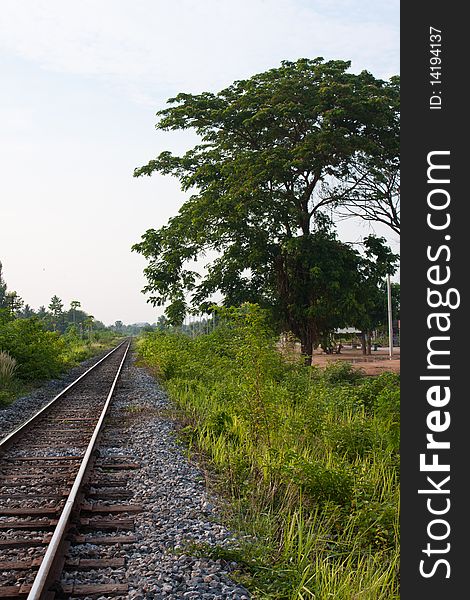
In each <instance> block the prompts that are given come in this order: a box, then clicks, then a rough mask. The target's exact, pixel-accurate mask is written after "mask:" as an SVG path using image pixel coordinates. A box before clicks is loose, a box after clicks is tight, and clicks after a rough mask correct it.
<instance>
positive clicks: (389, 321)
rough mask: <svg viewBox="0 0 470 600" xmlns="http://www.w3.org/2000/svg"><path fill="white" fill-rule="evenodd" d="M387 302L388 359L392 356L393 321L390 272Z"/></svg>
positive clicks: (388, 275)
mask: <svg viewBox="0 0 470 600" xmlns="http://www.w3.org/2000/svg"><path fill="white" fill-rule="evenodd" d="M387 304H388V354H389V358H390V360H391V359H392V356H393V322H392V287H391V285H390V274H389V273H387Z"/></svg>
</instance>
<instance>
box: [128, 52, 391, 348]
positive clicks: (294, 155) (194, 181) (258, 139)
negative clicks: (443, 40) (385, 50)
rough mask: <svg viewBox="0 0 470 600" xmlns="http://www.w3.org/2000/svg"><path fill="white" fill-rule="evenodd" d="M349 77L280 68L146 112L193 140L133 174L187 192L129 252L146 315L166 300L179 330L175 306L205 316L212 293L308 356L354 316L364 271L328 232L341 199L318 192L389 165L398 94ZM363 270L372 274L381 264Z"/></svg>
mask: <svg viewBox="0 0 470 600" xmlns="http://www.w3.org/2000/svg"><path fill="white" fill-rule="evenodd" d="M349 67H350V63H349V62H347V61H341V60H336V61H324V60H323V58H321V57H319V58H315V59H300V60H297V61H296V62H289V61H284V62H282V64H281V65H280V66H279V67H278V68H275V69H270V70H269V71H266V72H264V73H259V74H257V75H254V76H253V77H251V78H250V79H247V80H242V81H236V82H234V83H233V84H232V85H230V86H229V87H228V88H226V89H224V90H221V91H220V92H219V93H217V94H213V93H208V92H205V93H202V94H197V95H193V94H186V93H182V94H178V95H177V96H176V97H175V98H171V99H170V100H169V101H168V104H169V105H170V106H169V107H168V108H166V109H164V110H161V111H159V112H158V113H157V114H158V117H159V122H158V123H157V127H158V128H159V129H162V130H166V131H168V130H170V131H174V130H179V129H187V128H193V129H195V131H196V133H197V134H198V135H199V136H200V138H201V142H200V143H199V144H197V145H196V146H195V147H194V148H192V149H190V150H188V151H187V152H186V153H185V154H184V155H183V156H175V155H173V154H171V152H168V151H165V152H162V153H161V154H160V155H159V156H158V157H157V158H155V159H154V160H151V161H150V162H149V163H148V164H147V165H145V166H143V167H141V168H138V169H136V170H135V175H136V176H141V175H151V174H152V173H155V172H157V173H161V174H164V175H172V176H175V177H177V178H178V179H179V181H180V183H181V187H182V189H183V190H184V191H188V190H191V193H192V196H191V197H190V199H189V200H188V201H186V202H185V203H184V204H183V206H182V207H181V209H180V211H179V213H178V214H177V215H176V216H175V217H173V218H171V219H170V221H169V223H168V224H167V225H165V226H164V227H161V228H160V229H158V230H155V229H149V230H148V231H146V232H145V234H144V235H143V236H142V241H141V242H140V243H137V244H135V245H134V247H133V249H134V250H136V251H137V252H139V253H141V254H142V255H143V256H145V257H146V258H147V259H148V260H149V265H148V267H147V268H146V269H145V274H146V277H147V285H146V287H145V288H144V292H146V293H149V294H150V296H149V300H150V301H151V302H152V303H153V304H154V305H158V306H162V305H164V304H165V303H167V302H168V305H167V308H166V314H167V316H168V317H169V318H170V320H171V322H172V323H174V324H176V323H178V322H181V320H182V314H183V313H184V311H185V310H186V307H185V304H184V299H185V298H189V297H191V302H192V304H193V305H194V306H203V305H205V304H206V303H207V302H209V301H210V299H211V298H212V297H213V294H214V293H215V292H220V293H222V295H223V297H224V304H225V305H226V306H231V305H236V306H239V305H240V304H242V303H243V302H256V303H258V304H260V305H261V306H264V307H269V308H270V309H271V310H272V313H273V316H274V317H275V318H276V320H277V321H278V323H279V324H280V325H281V326H282V327H283V328H285V329H288V330H291V331H293V332H294V333H295V334H296V335H297V336H298V337H299V338H300V339H301V342H302V345H303V349H304V351H305V352H306V353H307V354H311V351H312V344H314V343H316V342H318V341H319V340H320V339H321V337H322V335H326V334H327V333H329V332H330V331H331V329H332V328H335V327H341V326H342V325H343V324H344V323H345V322H346V321H349V324H351V323H353V321H354V317H356V318H357V317H358V313H359V312H360V311H359V304H360V303H362V302H363V301H364V298H367V297H368V294H366V293H365V292H364V293H363V294H362V295H360V294H359V295H358V293H359V289H360V288H362V289H364V288H365V286H364V285H361V284H364V277H366V275H365V269H363V268H362V267H361V265H360V262H361V261H360V258H359V255H358V254H357V253H356V252H354V251H353V250H351V248H350V247H348V246H347V245H345V244H342V243H340V242H339V241H338V240H336V239H335V237H334V235H332V234H331V232H329V229H330V225H331V223H330V220H329V218H328V217H327V210H328V209H329V208H331V207H333V206H336V205H337V204H338V195H337V194H332V195H331V196H328V195H326V196H325V194H323V193H322V187H323V185H324V183H325V182H326V181H328V180H330V179H331V178H332V177H336V178H339V179H342V178H344V177H345V176H346V175H347V174H348V173H349V172H350V170H351V168H352V165H353V164H356V163H357V158H358V156H359V155H360V156H361V157H363V159H364V160H365V159H370V161H372V162H371V163H370V164H371V165H372V164H374V165H375V164H377V163H378V162H380V160H381V159H383V157H384V156H385V155H386V156H391V157H393V156H398V134H399V128H398V101H399V91H398V85H397V80H396V78H394V79H393V80H391V81H390V82H385V81H382V80H379V79H376V78H375V77H373V76H372V75H371V74H370V73H368V72H366V71H364V72H362V73H360V74H358V75H356V74H352V73H349V72H348V69H349ZM353 185H355V184H354V183H353ZM379 246H380V242H377V243H375V245H374V250H378V249H379ZM208 252H211V253H214V254H216V258H215V259H214V260H212V261H211V262H210V263H209V264H208V265H207V270H206V274H205V275H204V277H201V276H200V274H198V273H197V272H196V271H195V270H194V268H193V267H192V261H194V260H195V259H197V258H201V257H205V256H206V255H207V253H208ZM380 255H381V256H383V255H384V253H383V252H380ZM388 258H389V259H391V258H392V257H390V256H389V257H388ZM389 262H390V261H389ZM374 264H376V265H377V267H378V269H377V270H379V268H381V267H383V261H382V260H381V259H379V257H377V260H376V261H369V266H372V265H374ZM369 284H370V285H369V286H368V289H369V290H370V288H371V286H372V284H375V280H374V278H372V280H371V281H369ZM362 312H363V313H364V311H362Z"/></svg>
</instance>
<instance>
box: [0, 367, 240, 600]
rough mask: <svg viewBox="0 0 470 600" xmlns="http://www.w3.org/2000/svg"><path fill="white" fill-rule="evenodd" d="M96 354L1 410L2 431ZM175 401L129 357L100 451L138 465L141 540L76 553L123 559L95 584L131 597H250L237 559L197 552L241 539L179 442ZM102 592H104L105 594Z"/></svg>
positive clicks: (132, 483)
mask: <svg viewBox="0 0 470 600" xmlns="http://www.w3.org/2000/svg"><path fill="white" fill-rule="evenodd" d="M96 360H97V359H96V358H95V359H92V360H90V361H86V364H82V365H81V366H80V367H78V368H77V369H74V370H73V371H74V372H73V373H69V374H67V376H66V377H64V378H61V379H60V380H55V381H52V382H49V383H48V384H47V385H46V386H44V387H43V388H41V389H40V390H36V391H35V392H34V393H32V394H30V395H29V396H25V397H23V398H21V399H19V400H17V401H16V402H15V403H13V404H12V405H10V406H9V407H7V408H6V409H4V410H0V435H1V436H2V437H3V436H4V435H6V434H7V433H8V431H9V430H11V429H14V428H15V427H16V426H17V425H18V424H20V423H21V422H23V421H25V420H26V419H27V418H28V417H29V416H31V415H32V414H33V413H35V412H37V410H39V408H40V407H41V406H42V405H44V404H45V403H46V402H48V401H49V400H50V399H51V398H52V397H53V396H54V395H56V394H57V393H58V392H59V391H61V389H63V388H64V387H65V386H66V385H68V383H70V382H71V381H72V380H73V379H74V378H75V377H77V376H78V375H79V374H80V373H81V372H83V371H84V370H86V368H88V367H89V366H90V365H91V364H92V363H93V362H95V361H96ZM173 408H174V407H172V405H171V403H170V401H169V400H168V397H167V395H166V393H165V392H164V390H163V389H162V388H161V387H160V386H159V384H158V383H157V382H156V381H155V379H154V378H153V377H152V376H151V375H150V373H149V372H148V371H147V370H146V369H144V368H142V367H138V366H136V365H135V359H134V357H133V356H131V357H130V358H129V359H128V360H127V361H126V366H125V368H124V370H123V373H122V375H121V379H120V381H119V384H118V386H117V388H116V391H115V396H114V400H113V404H112V409H111V414H110V416H109V423H110V424H109V427H108V428H107V429H105V432H104V434H103V440H102V444H101V446H100V455H101V456H102V457H108V458H118V457H120V456H122V457H126V459H129V458H131V459H132V460H135V462H136V463H139V465H140V468H137V469H134V470H132V471H130V473H129V479H128V483H127V489H128V490H129V492H132V498H130V499H129V502H133V503H136V504H139V505H142V507H143V510H142V512H140V513H137V514H136V515H134V520H135V531H134V532H133V533H134V534H135V535H136V536H137V538H138V542H137V543H133V544H121V545H119V546H118V545H113V546H99V547H98V546H93V545H92V544H82V545H78V546H75V547H72V548H71V555H72V556H74V555H75V556H77V555H80V556H83V557H88V558H90V557H94V556H96V557H101V558H102V557H104V556H113V557H117V556H120V557H124V558H125V559H126V561H125V567H121V568H118V569H109V570H106V571H105V570H102V571H99V572H97V573H96V579H95V577H93V578H94V579H95V582H96V583H121V582H126V583H128V585H129V593H128V596H126V597H127V598H129V599H132V600H152V599H155V600H158V599H173V600H176V599H179V600H184V599H186V598H188V599H198V598H200V599H203V600H211V599H212V600H216V599H219V598H220V599H224V598H227V599H229V598H230V599H233V600H248V599H249V598H250V594H249V592H248V591H247V590H246V589H245V588H244V587H243V586H241V585H239V584H237V583H235V582H234V581H233V580H232V579H231V578H230V572H231V571H233V570H235V569H236V568H237V565H236V564H235V563H233V562H230V563H229V562H226V561H223V560H215V559H212V558H209V557H204V556H200V555H199V554H200V551H198V553H197V554H198V555H197V556H196V555H194V553H193V552H192V551H191V547H192V544H193V545H194V544H201V543H202V544H204V545H207V544H208V545H210V546H222V547H228V548H231V547H236V546H237V539H236V537H235V536H234V535H233V534H231V532H229V531H228V530H227V529H226V528H225V527H224V526H223V525H222V524H221V523H220V519H219V516H218V514H217V509H216V506H217V503H218V502H217V499H214V498H213V497H211V496H210V495H209V493H208V491H207V490H206V487H205V483H204V482H205V477H204V473H203V471H202V470H201V469H200V468H199V467H198V466H197V465H196V464H193V463H192V462H190V461H189V460H188V457H187V455H186V453H185V448H184V446H183V445H182V444H181V443H180V442H179V441H178V440H177V435H176V423H175V421H174V420H172V418H171V417H170V416H169V415H171V413H172V409H173ZM91 575H92V573H90V572H89V571H88V572H86V574H85V573H80V572H77V573H75V572H73V571H72V572H70V571H69V572H68V573H65V574H64V575H63V583H66V582H71V581H72V580H74V581H75V582H80V580H81V578H83V579H82V581H83V582H84V583H85V582H87V581H90V576H91ZM104 598H105V597H104V596H103V599H104Z"/></svg>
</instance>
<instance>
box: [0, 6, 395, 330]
mask: <svg viewBox="0 0 470 600" xmlns="http://www.w3.org/2000/svg"><path fill="white" fill-rule="evenodd" d="M1 8H2V17H1V19H0V77H1V86H0V261H1V262H2V263H3V272H4V277H5V280H6V282H7V284H8V289H9V290H16V291H17V292H18V294H19V295H20V296H21V297H22V298H23V299H24V301H25V302H27V303H28V304H30V305H31V306H32V307H33V308H38V307H39V306H41V305H45V306H47V305H48V304H49V302H50V298H51V297H52V296H53V295H54V294H57V295H58V296H59V297H60V298H61V299H62V300H63V302H64V305H65V307H68V306H69V304H70V301H71V300H79V301H80V302H81V305H82V309H83V310H85V311H86V312H88V313H89V314H93V315H94V316H95V318H96V319H99V320H100V321H103V322H104V323H105V324H106V325H109V324H112V323H114V322H115V321H116V320H121V321H123V322H125V323H137V322H150V323H153V322H155V321H156V319H157V318H158V316H159V315H160V314H162V309H160V308H154V307H152V306H151V305H150V304H148V303H147V302H146V297H145V296H144V295H143V294H142V293H141V289H142V288H143V286H144V285H145V277H144V275H143V269H144V268H145V266H146V261H145V259H144V258H143V257H142V256H140V255H139V254H137V253H135V252H131V246H132V244H134V243H136V242H138V241H139V240H140V238H141V236H142V234H143V233H144V232H145V231H146V230H147V229H149V228H158V227H161V226H162V225H164V224H165V223H166V222H167V220H168V218H169V217H171V216H172V215H175V214H176V213H177V211H178V209H179V207H180V206H181V204H182V203H183V202H184V200H185V199H186V195H185V194H184V193H183V192H182V191H181V190H180V189H179V186H178V182H177V180H176V179H173V178H171V177H164V176H161V175H153V176H152V177H144V178H142V177H141V178H134V177H133V171H134V168H135V167H139V166H142V165H144V164H146V163H147V162H148V161H149V160H150V159H152V158H154V157H156V156H157V155H158V154H159V153H160V152H161V151H163V150H171V151H174V152H181V151H183V150H184V149H186V148H189V147H190V146H191V144H192V142H194V139H195V138H194V137H193V134H191V133H190V132H184V133H183V132H162V131H158V132H157V131H156V130H155V123H156V117H155V113H156V112H157V111H158V110H160V109H162V108H164V107H165V103H166V100H167V99H168V98H170V97H172V96H174V95H176V94H177V93H179V92H189V93H200V92H203V91H212V92H217V91H219V90H221V89H223V88H224V87H226V86H228V85H230V83H232V82H233V81H234V80H237V79H243V78H247V77H250V76H251V75H254V74H255V73H260V72H262V71H265V70H267V69H270V68H274V67H276V66H279V64H280V62H281V61H282V60H292V61H294V60H296V59H298V58H303V57H307V58H313V57H316V56H322V57H324V58H325V59H326V60H330V59H343V60H351V61H352V66H351V71H353V72H360V71H362V70H363V69H367V70H368V71H370V72H371V73H372V74H373V75H375V76H376V77H379V78H382V79H388V78H389V77H390V76H392V75H395V74H398V73H399V1H398V0H375V1H369V0H364V1H361V0H355V1H353V0H237V1H236V2H235V1H233V0H232V1H229V0H198V1H195V0H173V1H170V0H93V1H90V0H81V1H80V2H76V0H74V1H71V0H22V1H21V2H18V0H2V3H1ZM369 232H370V229H369V226H366V225H364V224H363V225H361V224H358V223H352V222H350V221H349V222H346V223H343V224H341V226H340V237H341V239H344V240H345V241H357V240H359V239H360V238H361V237H363V236H364V235H367V233H369ZM375 232H376V233H377V234H379V235H384V236H385V237H386V238H387V240H388V242H389V243H390V245H391V246H392V248H393V249H394V250H395V251H397V250H398V240H397V236H394V235H393V234H391V232H390V231H389V230H387V229H385V228H384V229H381V228H380V227H376V228H375Z"/></svg>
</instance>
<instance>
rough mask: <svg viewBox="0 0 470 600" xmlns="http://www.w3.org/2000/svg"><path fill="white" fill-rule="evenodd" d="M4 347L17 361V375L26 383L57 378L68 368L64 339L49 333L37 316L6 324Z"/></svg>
mask: <svg viewBox="0 0 470 600" xmlns="http://www.w3.org/2000/svg"><path fill="white" fill-rule="evenodd" d="M0 348H2V349H3V350H4V351H6V352H8V354H9V355H10V356H12V357H13V358H14V359H15V360H16V362H17V363H18V367H17V371H16V374H17V376H18V378H19V379H21V380H23V381H34V380H41V379H47V378H50V377H56V376H57V375H59V373H60V372H61V371H62V370H63V367H64V360H63V351H64V348H65V342H64V340H62V339H61V337H60V335H59V334H58V333H55V332H52V331H46V330H45V328H44V325H43V324H42V322H41V321H39V320H38V319H37V318H34V317H33V318H30V319H15V320H14V321H10V322H8V323H6V324H4V325H3V326H2V327H1V329H0Z"/></svg>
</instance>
